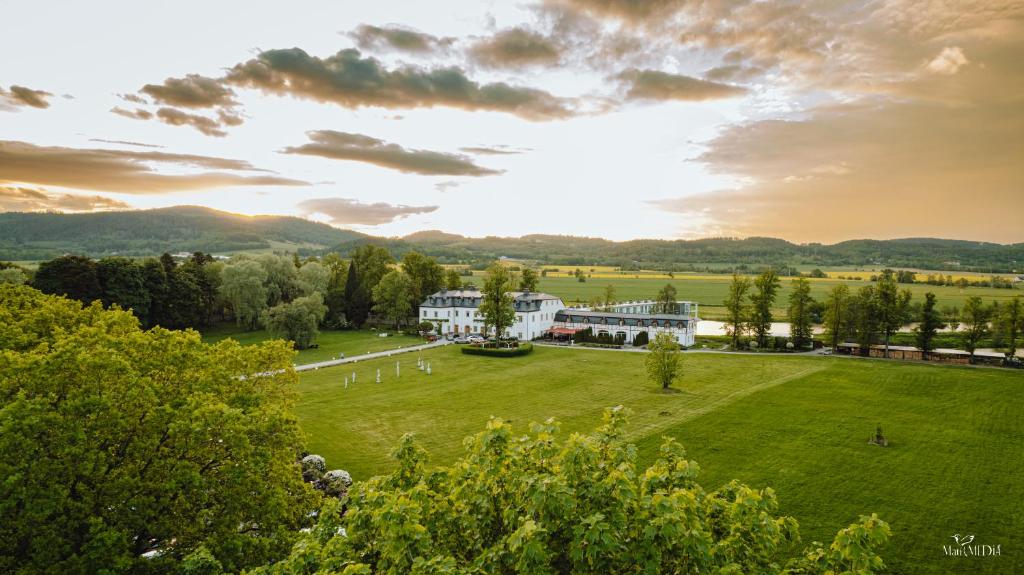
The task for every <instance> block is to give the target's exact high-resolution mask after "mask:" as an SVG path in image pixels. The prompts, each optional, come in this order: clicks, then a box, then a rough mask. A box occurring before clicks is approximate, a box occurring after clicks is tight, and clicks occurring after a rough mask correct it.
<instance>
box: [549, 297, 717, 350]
mask: <svg viewBox="0 0 1024 575" xmlns="http://www.w3.org/2000/svg"><path fill="white" fill-rule="evenodd" d="M658 307H659V306H658V304H657V302H654V301H636V302H621V303H616V304H613V305H610V306H608V307H607V308H606V309H608V310H609V311H600V310H590V309H573V308H570V309H564V310H561V311H559V312H558V313H557V314H555V323H554V326H552V331H551V333H552V334H553V335H556V336H563V337H571V336H572V335H573V334H575V333H576V332H579V331H582V330H585V329H590V330H591V332H592V333H593V334H594V335H595V336H601V335H602V334H606V335H608V336H609V337H611V338H612V339H614V340H618V341H621V342H623V343H627V344H628V343H633V340H634V339H636V336H638V335H640V333H642V332H647V337H648V338H649V339H654V336H655V335H656V334H659V333H668V334H671V335H672V336H673V337H674V338H675V340H676V341H677V342H679V345H681V346H683V347H690V346H692V345H693V343H694V337H695V335H696V330H697V322H698V321H700V320H699V318H698V317H697V303H696V302H689V301H680V302H676V307H677V311H676V313H661V312H659V311H656V310H658Z"/></svg>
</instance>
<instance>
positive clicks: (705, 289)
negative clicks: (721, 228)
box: [538, 274, 1024, 319]
mask: <svg viewBox="0 0 1024 575" xmlns="http://www.w3.org/2000/svg"><path fill="white" fill-rule="evenodd" d="M731 281H732V276H728V275H707V274H703V275H696V274H694V275H685V274H676V277H675V278H674V279H669V278H667V277H666V278H645V277H640V278H633V277H616V278H606V279H601V278H587V281H585V282H580V281H578V280H576V279H575V278H571V277H564V278H563V277H550V275H549V276H548V277H544V278H541V279H540V284H539V286H538V288H539V289H540V290H541V291H544V292H548V293H551V294H554V295H557V296H559V297H561V298H562V299H563V301H565V302H566V304H570V305H571V304H573V303H587V302H589V301H590V300H591V299H592V298H597V297H603V296H604V289H605V286H607V285H609V284H610V285H613V286H615V297H616V298H617V299H619V300H631V299H645V298H647V299H650V298H654V297H655V296H656V295H657V294H658V290H659V289H661V288H662V287H663V286H664V285H665V284H666V283H671V284H672V285H674V286H675V288H676V290H677V291H678V294H679V299H684V300H692V301H696V302H698V303H699V304H700V317H701V318H703V319H723V317H724V309H723V308H722V300H724V299H725V297H726V294H727V293H728V289H729V283H730V282H731ZM809 281H810V282H811V295H812V297H814V298H815V299H817V300H819V301H820V300H823V299H824V298H825V296H826V294H827V293H828V291H829V290H830V289H832V287H834V286H836V285H838V284H841V283H845V284H847V285H849V286H850V289H851V290H856V289H857V288H859V287H860V286H864V285H869V284H870V283H871V282H870V281H866V280H864V281H857V280H839V279H831V278H820V279H814V278H811V279H810V280H809ZM781 284H782V289H781V290H780V292H779V296H778V297H777V298H776V300H775V309H774V313H775V316H776V317H777V318H780V319H783V318H785V313H786V305H787V301H788V297H789V293H790V284H791V278H782V282H781ZM900 289H909V290H910V291H911V293H912V294H914V301H921V300H923V299H924V294H925V293H927V292H934V293H935V295H936V297H937V299H938V305H939V307H940V308H942V307H945V306H957V307H962V306H963V303H964V300H965V299H967V298H968V297H970V296H975V295H976V296H979V297H981V298H982V299H984V300H985V302H986V303H987V302H991V301H999V302H1003V301H1006V300H1008V299H1010V298H1012V297H1014V296H1018V295H1024V290H1021V289H998V288H983V287H968V288H965V289H960V288H958V287H947V286H930V285H926V284H900Z"/></svg>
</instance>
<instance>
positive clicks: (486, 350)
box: [462, 343, 533, 357]
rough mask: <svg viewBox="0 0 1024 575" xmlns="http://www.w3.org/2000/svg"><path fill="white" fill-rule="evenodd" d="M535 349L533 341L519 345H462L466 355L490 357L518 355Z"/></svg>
mask: <svg viewBox="0 0 1024 575" xmlns="http://www.w3.org/2000/svg"><path fill="white" fill-rule="evenodd" d="M531 351H533V344H532V343H521V344H519V347H477V346H475V345H466V346H463V347H462V353H464V354H466V355H487V356H490V357H518V356H520V355H526V354H528V353H530V352H531Z"/></svg>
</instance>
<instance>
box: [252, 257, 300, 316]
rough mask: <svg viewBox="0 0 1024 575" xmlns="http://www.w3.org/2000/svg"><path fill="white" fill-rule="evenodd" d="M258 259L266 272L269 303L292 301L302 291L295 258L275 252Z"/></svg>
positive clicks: (265, 279)
mask: <svg viewBox="0 0 1024 575" xmlns="http://www.w3.org/2000/svg"><path fill="white" fill-rule="evenodd" d="M256 261H257V262H259V264H260V265H261V266H262V267H263V271H264V272H265V275H264V279H263V284H264V287H266V290H267V305H268V306H275V305H277V304H279V303H281V302H288V301H292V300H293V299H295V297H297V296H298V295H300V294H301V293H302V290H301V288H300V286H299V276H298V270H297V269H296V268H295V260H294V258H290V257H288V256H279V255H275V254H261V255H259V256H257V257H256Z"/></svg>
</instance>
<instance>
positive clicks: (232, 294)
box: [221, 260, 268, 330]
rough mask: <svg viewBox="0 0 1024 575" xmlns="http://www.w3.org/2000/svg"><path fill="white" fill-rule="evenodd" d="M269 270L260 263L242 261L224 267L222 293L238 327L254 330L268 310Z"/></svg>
mask: <svg viewBox="0 0 1024 575" xmlns="http://www.w3.org/2000/svg"><path fill="white" fill-rule="evenodd" d="M266 284H267V270H266V268H265V267H264V266H262V265H260V264H259V262H255V261H253V260H240V261H235V262H231V263H230V264H228V265H227V266H225V267H224V274H223V284H222V285H221V293H222V294H223V295H224V299H225V300H226V301H227V302H228V303H229V304H230V305H231V309H232V311H233V312H234V314H235V321H236V322H238V325H240V326H244V327H246V328H247V329H250V330H253V329H256V328H257V327H259V321H260V317H261V316H262V315H263V311H264V310H265V309H267V299H268V296H267V287H266Z"/></svg>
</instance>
